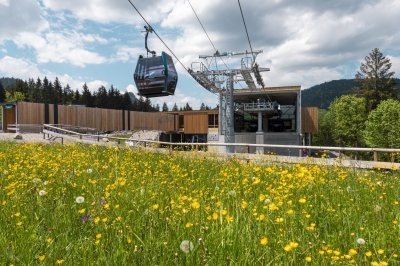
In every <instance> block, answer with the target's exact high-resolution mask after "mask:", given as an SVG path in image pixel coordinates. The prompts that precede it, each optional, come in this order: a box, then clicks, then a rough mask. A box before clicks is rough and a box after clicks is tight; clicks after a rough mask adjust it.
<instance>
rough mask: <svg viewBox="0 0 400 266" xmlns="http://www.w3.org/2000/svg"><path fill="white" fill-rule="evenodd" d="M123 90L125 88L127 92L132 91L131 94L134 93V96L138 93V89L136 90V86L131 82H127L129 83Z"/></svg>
mask: <svg viewBox="0 0 400 266" xmlns="http://www.w3.org/2000/svg"><path fill="white" fill-rule="evenodd" d="M125 90H126V91H127V92H132V93H133V94H135V96H136V95H137V93H138V90H137V88H136V86H135V85H133V84H129V85H128V86H127V87H126V88H125Z"/></svg>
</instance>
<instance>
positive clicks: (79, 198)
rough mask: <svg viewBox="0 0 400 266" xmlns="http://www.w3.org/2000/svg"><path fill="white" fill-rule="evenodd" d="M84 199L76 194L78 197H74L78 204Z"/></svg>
mask: <svg viewBox="0 0 400 266" xmlns="http://www.w3.org/2000/svg"><path fill="white" fill-rule="evenodd" d="M84 201H85V198H84V197H82V196H78V197H76V199H75V202H76V203H78V204H81V203H83V202H84Z"/></svg>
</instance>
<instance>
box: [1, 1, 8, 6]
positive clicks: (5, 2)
mask: <svg viewBox="0 0 400 266" xmlns="http://www.w3.org/2000/svg"><path fill="white" fill-rule="evenodd" d="M0 5H3V6H6V7H8V6H10V0H0Z"/></svg>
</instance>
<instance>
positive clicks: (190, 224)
mask: <svg viewBox="0 0 400 266" xmlns="http://www.w3.org/2000/svg"><path fill="white" fill-rule="evenodd" d="M192 226H193V224H192V223H190V222H189V223H186V225H185V227H186V228H190V227H192Z"/></svg>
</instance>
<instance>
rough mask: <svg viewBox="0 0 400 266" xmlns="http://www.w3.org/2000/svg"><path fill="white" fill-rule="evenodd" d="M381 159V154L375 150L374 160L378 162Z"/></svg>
mask: <svg viewBox="0 0 400 266" xmlns="http://www.w3.org/2000/svg"><path fill="white" fill-rule="evenodd" d="M378 160H379V154H378V152H377V151H374V161H375V162H377V161H378Z"/></svg>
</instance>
